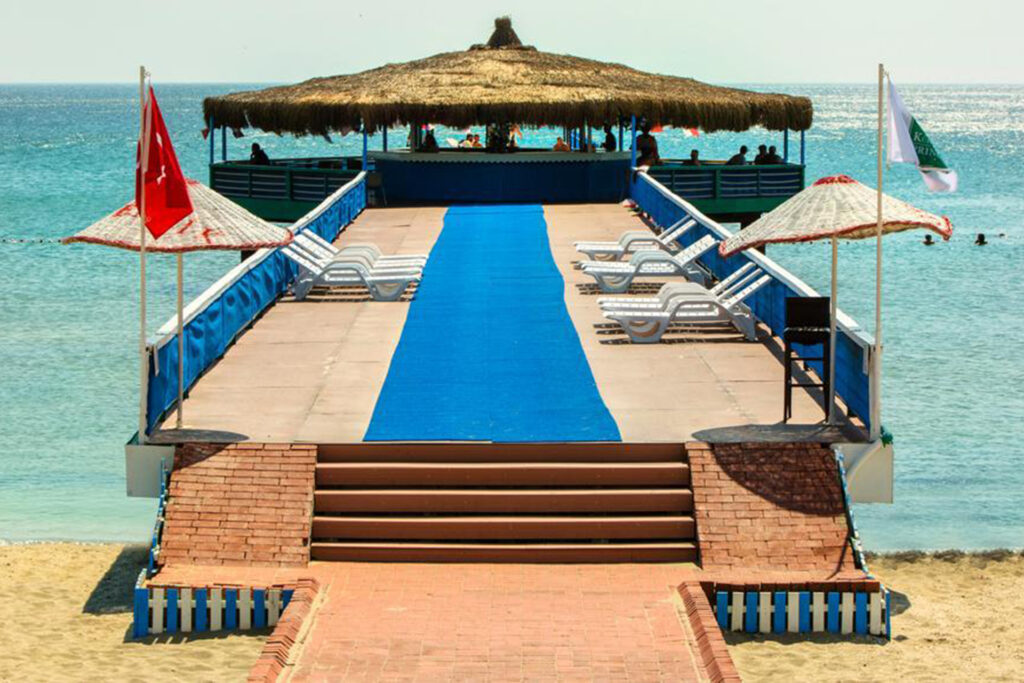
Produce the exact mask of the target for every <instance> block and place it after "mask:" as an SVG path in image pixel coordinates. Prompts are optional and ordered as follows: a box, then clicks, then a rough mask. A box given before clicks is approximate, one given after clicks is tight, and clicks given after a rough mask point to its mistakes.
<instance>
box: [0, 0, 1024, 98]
mask: <svg viewBox="0 0 1024 683" xmlns="http://www.w3.org/2000/svg"><path fill="white" fill-rule="evenodd" d="M603 4H605V3H595V2H592V1H581V0H568V1H560V2H555V1H553V0H546V1H541V0H503V1H502V2H491V1H490V0H474V1H463V0H430V1H429V2H422V1H417V2H409V1H408V0H391V1H390V2H365V1H361V2H343V1H341V0H327V1H324V0H288V1H287V2H274V3H270V2H260V1H259V0H255V1H253V0H247V1H246V2H237V1H235V0H202V1H197V0H171V1H167V0H164V1H163V2H149V1H139V0H92V1H91V2H82V0H48V1H44V2H39V1H35V2H18V1H17V0H10V1H6V2H3V3H2V6H0V83H14V82H60V83H69V82H131V81H132V80H133V79H135V78H137V74H138V66H139V64H145V65H146V67H147V68H148V69H149V70H150V71H151V72H152V74H153V77H154V79H155V80H157V81H163V82H233V83H240V82H267V83H270V82H274V83H289V82H295V81H300V80H304V79H306V78H310V77H313V76H325V75H333V74H340V73H352V72H356V71H361V70H363V69H368V68H372V67H374V66H379V65H381V64H382V63H386V62H401V61H407V60H410V59H417V58H420V57H426V56H428V55H432V54H436V53H438V52H448V51H452V50H462V49H465V48H466V47H468V46H469V45H470V44H472V43H478V42H484V41H486V40H487V37H488V36H489V35H490V31H491V28H492V22H493V19H494V17H496V16H500V15H503V14H509V15H511V16H512V21H513V25H514V27H515V28H516V31H517V33H518V34H519V37H520V38H521V39H522V40H523V42H524V43H527V44H530V45H535V46H536V47H537V48H538V49H541V50H547V51H550V52H563V53H569V54H575V55H579V56H582V57H590V58H594V59H600V60H605V61H615V62H621V63H624V64H628V65H629V66H633V67H636V68H639V69H643V70H648V71H657V72H661V73H667V74H672V75H677V76H692V77H694V78H699V79H701V80H705V81H709V82H713V83H846V82H871V81H872V80H873V79H874V78H875V73H876V69H877V66H876V65H877V64H878V62H880V61H882V62H884V63H885V64H886V66H887V68H888V69H889V71H890V72H891V73H892V74H893V75H894V77H896V78H898V79H899V80H900V81H901V82H903V83H1022V82H1024V42H1022V41H1021V40H1020V36H1019V32H1020V26H1021V25H1024V3H1017V2H1008V1H1006V0H1000V1H998V2H997V1H996V0H973V1H972V2H967V3H965V2H962V0H961V1H956V2H954V1H953V0H927V1H921V0H855V1H854V2H849V1H846V2H823V1H821V0H725V1H723V0H685V1H683V0H676V1H675V2H663V1H654V0H651V1H645V0H633V1H632V2H629V3H615V4H614V5H612V3H608V5H609V6H607V7H604V6H602V5H603Z"/></svg>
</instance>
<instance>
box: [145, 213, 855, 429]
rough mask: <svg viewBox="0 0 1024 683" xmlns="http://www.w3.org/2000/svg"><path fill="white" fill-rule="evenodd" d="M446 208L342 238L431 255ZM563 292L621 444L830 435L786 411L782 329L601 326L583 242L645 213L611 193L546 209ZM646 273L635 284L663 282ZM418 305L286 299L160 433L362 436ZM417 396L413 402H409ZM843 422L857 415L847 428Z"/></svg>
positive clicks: (373, 217) (814, 407) (367, 218)
mask: <svg viewBox="0 0 1024 683" xmlns="http://www.w3.org/2000/svg"><path fill="white" fill-rule="evenodd" d="M444 212H445V208H444V207H427V208H395V209H371V210H368V211H366V212H364V213H363V214H362V215H361V216H360V217H359V218H358V219H357V220H356V222H355V223H353V224H352V225H351V226H349V227H348V228H347V229H346V230H345V231H344V232H343V233H342V235H341V237H340V239H339V240H338V244H339V245H343V244H345V243H351V242H367V241H372V242H375V243H377V244H378V245H379V246H380V247H381V249H382V250H383V251H384V252H385V253H427V252H429V251H430V249H431V248H432V246H433V244H434V242H435V241H436V239H437V236H438V234H439V233H440V231H441V228H442V224H443V217H444ZM545 218H546V221H547V223H548V231H549V239H550V243H551V250H552V254H553V256H554V259H555V262H556V264H557V265H558V267H559V268H560V270H561V272H562V276H563V278H564V279H565V283H566V287H565V301H566V306H567V308H568V311H569V314H570V316H571V318H572V320H573V323H574V325H575V327H576V330H577V332H578V334H579V337H580V340H581V343H582V346H583V349H584V351H585V353H586V355H587V358H588V361H589V363H590V366H591V369H592V371H593V374H594V377H595V380H596V382H597V386H598V389H599V391H600V393H601V396H602V398H603V400H604V402H605V404H606V405H607V406H608V408H609V410H610V411H611V413H612V416H613V417H614V419H615V420H616V422H617V423H618V426H619V430H620V432H621V434H622V439H623V441H626V442H681V441H687V440H702V441H754V440H757V441H778V440H786V441H796V440H808V441H834V440H838V439H840V438H841V432H840V430H838V429H827V428H824V427H823V426H821V425H820V424H819V421H820V420H821V415H822V414H821V408H820V406H819V404H817V403H815V401H814V399H813V398H812V396H811V395H810V394H808V393H807V392H805V391H802V390H801V391H797V392H795V393H794V403H795V405H794V418H793V419H792V420H791V425H790V426H788V427H786V426H783V425H780V424H778V423H779V421H780V418H781V415H782V386H783V368H782V363H781V361H780V359H779V358H780V355H781V354H780V353H779V350H778V344H777V342H776V340H772V339H770V338H765V339H763V340H762V341H761V342H755V343H751V342H746V341H744V340H743V339H742V338H741V337H740V336H739V335H737V334H735V333H734V332H730V331H729V330H720V331H718V330H716V331H701V332H695V333H689V334H687V335H685V336H680V335H672V336H670V337H668V341H670V342H678V343H662V344H650V345H632V344H629V343H626V342H625V341H624V340H625V339H626V337H625V335H624V334H620V333H617V332H616V331H615V330H613V329H609V328H607V327H606V326H605V325H604V323H605V322H606V321H605V320H604V318H603V317H602V316H601V312H600V309H599V308H598V306H597V303H596V298H597V296H598V293H597V291H596V290H595V288H594V287H592V286H591V285H592V283H593V280H592V279H591V278H589V277H586V276H585V275H584V274H583V273H582V272H581V271H579V270H577V269H576V268H575V266H574V262H576V261H577V260H578V259H579V257H580V255H579V254H578V253H577V252H576V251H575V249H574V248H573V246H572V244H573V242H574V241H576V240H613V239H616V238H617V237H618V235H619V234H620V233H621V232H623V231H624V230H630V229H634V230H635V229H638V228H641V227H643V225H642V223H640V221H639V220H638V219H637V218H636V217H635V216H633V215H632V214H631V213H629V212H628V211H626V210H625V209H623V208H621V207H619V206H617V205H609V204H601V205H556V206H547V207H545ZM659 284H660V281H659V280H657V279H643V280H641V281H640V285H639V286H638V287H637V288H636V289H638V290H644V289H648V290H649V289H652V288H653V289H656V287H657V286H658V285H659ZM409 306H410V303H409V301H408V300H406V301H402V302H395V303H386V302H373V301H370V300H368V297H366V296H364V295H362V294H360V293H359V292H354V291H353V292H349V291H344V292H342V291H338V290H333V291H330V292H327V291H325V292H323V293H315V294H313V295H311V296H310V297H309V298H308V299H307V300H306V301H304V302H295V301H293V300H292V299H291V298H290V297H285V298H283V299H282V300H281V301H279V302H278V303H277V304H276V305H275V306H273V307H272V308H271V309H270V310H269V311H268V312H267V313H266V314H265V315H264V316H263V317H262V318H261V319H260V320H259V321H258V322H257V323H256V324H255V325H254V327H253V328H252V329H251V330H249V331H248V332H246V333H245V334H244V335H243V336H242V337H241V338H240V339H239V341H238V342H237V343H236V344H235V345H234V346H233V347H232V348H231V349H230V350H229V351H228V352H227V354H225V356H224V358H222V359H221V360H220V362H218V363H217V364H216V365H215V366H214V367H213V368H212V369H211V370H210V371H209V372H208V373H207V374H206V375H205V376H204V377H203V378H201V379H200V380H199V382H198V383H197V385H196V386H195V387H193V389H192V391H191V392H190V394H189V396H188V397H187V398H186V400H185V406H184V412H185V430H183V432H179V431H176V430H173V429H169V428H170V427H171V426H173V416H172V417H171V418H170V419H169V420H168V421H167V422H166V423H165V424H166V426H167V427H168V429H161V430H160V431H158V432H157V433H156V434H155V435H154V436H153V440H154V441H157V442H159V441H181V440H185V439H200V440H209V441H218V440H221V441H233V440H245V439H249V440H254V441H266V442H284V443H296V442H306V443H353V442H359V441H362V439H363V435H364V434H365V433H366V429H367V426H368V425H369V421H370V418H371V416H372V414H373V409H374V406H375V404H376V401H377V396H378V394H379V392H380V389H381V386H382V385H383V383H384V380H385V378H386V376H387V372H388V367H389V364H390V360H391V357H392V355H393V353H394V351H395V348H396V346H397V344H398V340H399V337H400V335H401V332H402V327H403V325H404V324H405V319H406V315H407V313H408V310H409ZM415 409H416V406H409V410H415ZM847 431H848V432H849V426H847Z"/></svg>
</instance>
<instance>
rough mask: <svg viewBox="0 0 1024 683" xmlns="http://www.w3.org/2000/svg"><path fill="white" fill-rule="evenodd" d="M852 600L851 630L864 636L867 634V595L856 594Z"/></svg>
mask: <svg viewBox="0 0 1024 683" xmlns="http://www.w3.org/2000/svg"><path fill="white" fill-rule="evenodd" d="M853 600H854V611H853V630H854V631H855V632H857V633H860V634H861V635H864V634H866V633H867V632H868V594H867V593H856V594H854V596H853Z"/></svg>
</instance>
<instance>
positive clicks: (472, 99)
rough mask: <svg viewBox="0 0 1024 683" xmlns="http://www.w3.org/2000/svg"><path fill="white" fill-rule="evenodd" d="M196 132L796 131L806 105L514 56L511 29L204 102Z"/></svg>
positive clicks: (555, 57)
mask: <svg viewBox="0 0 1024 683" xmlns="http://www.w3.org/2000/svg"><path fill="white" fill-rule="evenodd" d="M203 113H204V116H205V120H207V121H209V120H210V118H211V117H212V118H213V120H214V124H215V125H217V126H228V127H231V128H244V127H247V126H255V127H256V128H260V129H263V130H266V131H270V132H274V133H293V134H297V135H307V134H312V135H326V134H328V133H331V132H342V133H344V132H346V131H349V130H359V129H360V128H361V127H363V129H365V130H367V131H369V132H373V131H375V130H377V129H379V128H381V127H382V126H388V125H393V124H410V123H417V122H418V123H424V122H428V121H429V122H433V123H441V124H444V125H447V126H450V127H453V128H465V127H468V126H471V125H478V124H487V123H493V122H516V123H521V124H527V125H536V126H541V125H563V126H572V127H576V126H581V125H584V124H585V123H587V122H589V123H591V124H592V125H599V124H601V123H603V122H606V123H612V122H616V121H619V120H620V117H629V116H631V115H636V116H637V117H645V118H646V119H647V120H648V121H651V122H652V123H657V124H661V125H673V126H678V127H684V128H701V129H703V130H705V131H707V132H713V131H716V130H732V131H743V130H747V129H749V128H751V127H753V126H763V127H765V128H768V129H770V130H785V129H792V130H806V129H807V128H810V127H811V121H812V118H813V110H812V106H811V101H810V100H809V99H808V98H806V97H794V96H790V95H780V94H768V93H756V92H751V91H748V90H740V89H737V88H723V87H719V86H714V85H709V84H707V83H702V82H700V81H697V80H694V79H692V78H680V77H677V76H666V75H662V74H653V73H647V72H643V71H638V70H636V69H632V68H630V67H627V66H623V65H622V64H613V63H608V62H599V61H596V60H593V59H584V58H582V57H574V56H571V55H560V54H554V53H551V52H543V51H540V50H537V49H536V48H534V47H532V46H529V45H523V44H522V42H521V41H520V40H519V37H518V36H517V35H516V33H515V31H514V30H513V29H512V23H511V20H510V19H508V17H502V18H499V19H497V20H495V30H494V34H493V35H492V36H491V38H490V40H489V41H488V42H487V43H486V44H482V45H473V46H472V47H470V48H469V49H468V50H463V51H460V52H446V53H442V54H438V55H434V56H432V57H427V58H425V59H419V60H415V61H411V62H404V63H401V64H387V65H385V66H381V67H378V68H376V69H370V70H368V71H363V72H360V73H356V74H347V75H340V76H328V77H323V78H313V79H310V80H308V81H304V82H302V83H298V84H296V85H287V86H280V87H273V88H266V89H263V90H251V91H247V92H237V93H232V94H229V95H224V96H220V97H208V98H206V100H205V101H204V102H203Z"/></svg>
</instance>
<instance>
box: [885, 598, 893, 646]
mask: <svg viewBox="0 0 1024 683" xmlns="http://www.w3.org/2000/svg"><path fill="white" fill-rule="evenodd" d="M891 614H892V591H885V639H886V640H892V621H891V620H890V615H891Z"/></svg>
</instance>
